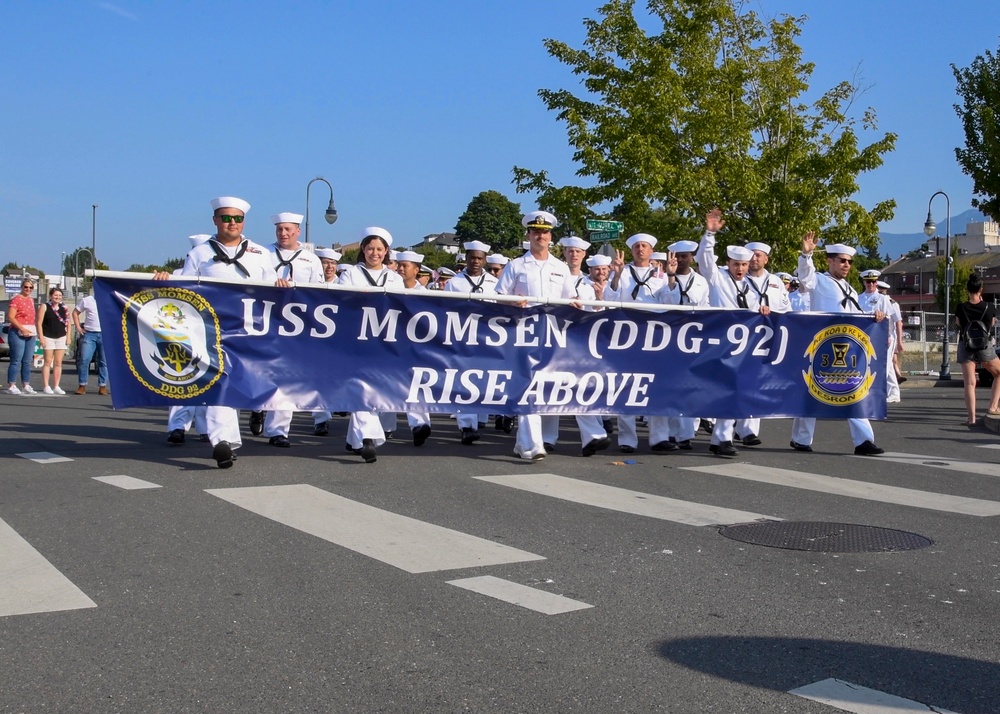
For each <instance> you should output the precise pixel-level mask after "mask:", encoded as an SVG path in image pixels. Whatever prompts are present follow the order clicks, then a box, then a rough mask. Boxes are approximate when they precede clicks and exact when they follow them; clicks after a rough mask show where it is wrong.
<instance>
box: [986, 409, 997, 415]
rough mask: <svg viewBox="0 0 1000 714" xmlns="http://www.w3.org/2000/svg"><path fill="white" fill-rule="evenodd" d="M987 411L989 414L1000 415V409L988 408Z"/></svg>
mask: <svg viewBox="0 0 1000 714" xmlns="http://www.w3.org/2000/svg"><path fill="white" fill-rule="evenodd" d="M986 413H987V414H988V415H989V416H1000V409H987V410H986Z"/></svg>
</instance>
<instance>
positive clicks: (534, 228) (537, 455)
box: [496, 211, 610, 460]
mask: <svg viewBox="0 0 1000 714" xmlns="http://www.w3.org/2000/svg"><path fill="white" fill-rule="evenodd" d="M521 225H523V226H524V227H525V229H526V230H527V232H528V252H527V253H525V254H524V255H522V256H521V257H519V258H515V259H514V260H512V261H510V262H509V263H507V265H506V266H505V267H504V269H503V272H502V273H501V274H500V280H499V281H497V288H496V290H497V293H498V294H500V295H523V296H525V297H526V298H535V299H541V300H544V299H545V298H567V299H571V298H572V297H573V296H572V292H571V289H570V286H569V269H568V268H567V267H566V264H565V263H563V262H562V261H561V260H559V259H558V258H555V257H554V256H552V255H550V254H549V245H550V244H551V243H552V229H553V228H555V227H556V226H557V225H559V221H558V220H556V217H555V216H553V215H552V214H551V213H549V212H548V211H532V212H531V213H528V214H526V215H525V216H524V217H523V218H522V219H521ZM523 304H524V305H528V304H529V301H528V300H525V301H524V303H523ZM577 424H578V425H579V427H580V439H581V442H582V443H583V455H584V456H592V455H593V454H595V453H597V452H598V451H600V450H602V449H606V448H608V445H609V444H610V442H609V441H608V435H607V432H605V431H604V426H603V425H602V424H601V420H600V418H599V417H577ZM558 438H559V415H558V414H546V415H544V416H543V415H540V414H527V415H524V416H519V417H518V418H517V439H516V441H515V444H514V453H515V454H516V455H517V456H520V457H521V458H522V459H532V460H537V459H544V458H545V456H546V454H547V451H546V444H548V445H549V448H552V447H553V446H554V445H555V443H556V441H557V440H558Z"/></svg>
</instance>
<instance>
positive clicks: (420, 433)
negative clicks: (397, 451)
mask: <svg viewBox="0 0 1000 714" xmlns="http://www.w3.org/2000/svg"><path fill="white" fill-rule="evenodd" d="M430 435H431V427H430V425H429V424H421V425H420V426H415V427H413V445H414V446H423V445H424V442H425V441H427V437H428V436H430Z"/></svg>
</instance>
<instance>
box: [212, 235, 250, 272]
mask: <svg viewBox="0 0 1000 714" xmlns="http://www.w3.org/2000/svg"><path fill="white" fill-rule="evenodd" d="M208 244H209V245H210V246H212V250H213V251H215V257H214V258H212V262H213V263H225V264H226V265H235V266H236V269H237V270H238V271H240V272H241V273H243V274H244V275H245V276H246V277H248V278H249V277H250V271H249V270H247V269H246V268H244V267H243V263H241V262H240V258H242V257H243V254H244V253H246V252H247V242H246V241H241V242H240V247H239V248H238V249H237V250H236V255H234V256H233V257H232V258H230V257H229V256H228V255H227V254H226V250H225V248H223V247H222V245H221V244H219V243H218V242H217V241H215V240H209V241H208Z"/></svg>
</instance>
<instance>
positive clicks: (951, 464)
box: [852, 451, 1000, 476]
mask: <svg viewBox="0 0 1000 714" xmlns="http://www.w3.org/2000/svg"><path fill="white" fill-rule="evenodd" d="M852 458H858V459H866V460H870V458H871V457H868V456H857V457H852ZM878 460H879V461H891V462H893V463H896V464H905V465H907V466H930V467H933V468H936V469H945V470H946V471H960V472H962V473H967V474H979V475H980V476H1000V464H989V463H984V462H982V461H974V460H971V459H946V458H942V457H940V456H928V455H927V454H904V453H902V452H898V451H887V452H885V453H884V454H882V455H881V456H879V457H878Z"/></svg>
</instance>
